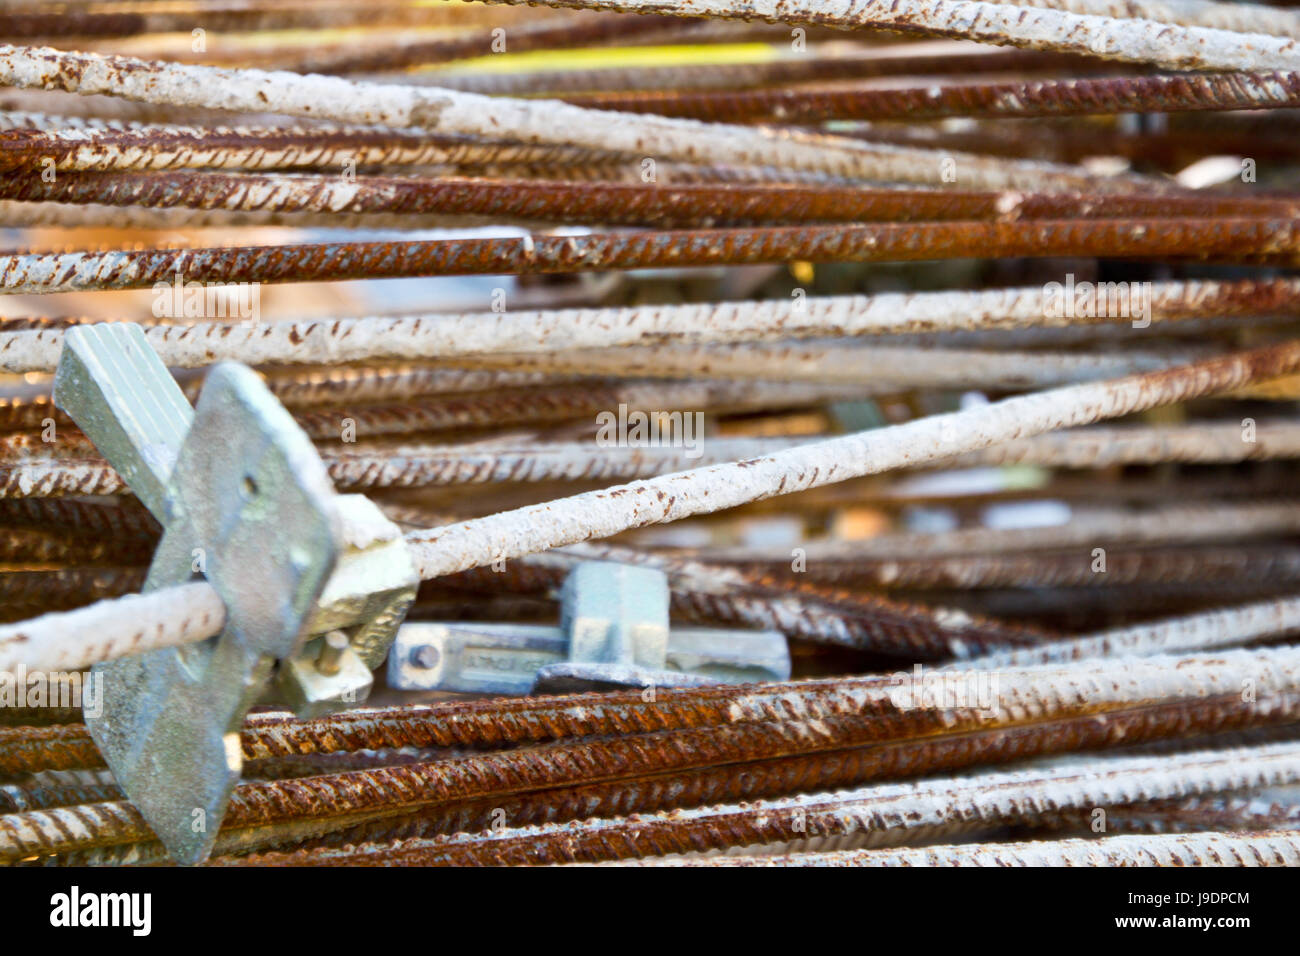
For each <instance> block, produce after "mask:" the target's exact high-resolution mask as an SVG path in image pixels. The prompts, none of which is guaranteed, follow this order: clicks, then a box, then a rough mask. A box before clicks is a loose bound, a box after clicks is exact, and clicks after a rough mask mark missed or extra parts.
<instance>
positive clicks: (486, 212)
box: [0, 171, 1300, 227]
mask: <svg viewBox="0 0 1300 956" xmlns="http://www.w3.org/2000/svg"><path fill="white" fill-rule="evenodd" d="M0 198H3V199H8V200H22V201H41V202H57V203H76V204H85V203H99V204H106V205H114V206H135V205H139V206H146V207H150V208H175V207H182V208H187V209H204V210H238V211H255V212H261V213H298V212H308V213H318V214H331V215H333V214H345V213H350V214H367V215H369V214H379V213H394V214H397V213H400V214H402V215H429V214H438V215H446V216H487V217H492V218H494V219H496V218H504V219H506V220H509V221H536V222H563V223H571V224H580V223H587V224H593V225H598V224H602V223H609V224H620V225H641V226H657V227H681V226H694V227H701V226H712V225H738V224H747V223H784V224H792V223H799V222H873V221H925V220H948V219H986V218H987V219H994V218H997V219H1066V218H1073V217H1078V218H1086V219H1102V218H1118V217H1174V216H1186V217H1202V218H1205V217H1220V216H1221V217H1225V218H1230V217H1234V216H1279V217H1282V216H1294V215H1295V214H1296V212H1297V210H1298V209H1300V201H1291V200H1288V199H1285V198H1280V199H1249V198H1244V199H1243V198H1239V197H1231V196H1220V197H1215V196H1195V195H1188V196H1183V195H1172V196H1167V197H1155V196H1137V195H1135V196H1130V195H1125V194H1115V195H1102V196H1097V195H1095V194H1074V193H1015V194H1011V193H1008V192H972V191H953V190H942V191H941V190H921V189H876V190H872V189H863V188H859V187H851V186H829V185H828V186H812V185H808V186H780V185H766V184H760V183H754V184H746V183H729V184H721V185H716V186H714V185H697V186H691V185H683V186H674V187H673V188H672V189H671V190H666V189H663V188H660V187H659V186H658V185H657V184H646V183H599V182H595V183H573V182H546V181H544V180H504V181H503V180H479V179H446V178H439V179H427V178H414V177H410V178H397V177H370V176H363V177H359V178H354V179H352V180H345V179H343V178H341V177H340V176H338V175H337V174H336V173H331V174H326V175H301V174H300V175H288V174H252V173H244V174H238V173H219V172H196V171H184V172H159V173H133V172H122V173H88V172H76V171H69V172H66V173H64V174H63V175H60V176H58V177H57V178H55V179H54V180H53V181H47V180H46V179H44V178H42V177H41V176H40V175H39V174H37V173H33V174H32V175H30V176H26V177H23V176H19V175H16V174H11V175H8V176H6V177H4V179H2V180H0Z"/></svg>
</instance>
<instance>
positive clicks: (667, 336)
mask: <svg viewBox="0 0 1300 956" xmlns="http://www.w3.org/2000/svg"><path fill="white" fill-rule="evenodd" d="M1118 291H1119V290H1118V287H1117V288H1116V289H1115V290H1108V291H1107V292H1106V295H1107V296H1110V295H1111V294H1112V292H1115V293H1116V294H1118ZM1139 291H1141V290H1139ZM1149 291H1150V294H1151V300H1150V306H1151V308H1150V318H1151V321H1152V322H1153V323H1157V322H1166V321H1175V320H1180V319H1186V318H1193V317H1197V316H1206V315H1218V316H1225V317H1240V318H1246V317H1258V316H1270V315H1277V316H1287V317H1290V316H1294V315H1300V281H1297V280H1294V279H1273V280H1263V281H1255V280H1241V281H1233V282H1213V281H1211V282H1204V281H1190V282H1153V283H1151V285H1150V287H1149ZM1045 296H1046V292H1045V291H1044V289H1043V288H1042V287H1031V288H1024V287H1021V288H1012V289H996V290H979V291H970V292H967V291H958V292H915V293H902V294H894V293H885V294H880V295H872V296H808V297H806V298H804V299H803V301H802V302H795V301H793V300H790V301H780V300H764V301H760V302H709V303H702V304H688V305H647V306H629V307H622V308H586V309H559V310H544V311H521V312H503V313H495V312H482V313H469V314H448V315H439V314H436V313H435V314H428V315H414V316H399V317H372V318H356V319H348V318H325V319H304V320H300V321H284V322H269V321H264V322H260V323H257V324H256V325H255V326H249V325H248V324H241V323H237V322H219V321H212V322H202V323H199V324H197V325H189V326H178V325H157V326H153V325H151V326H149V327H147V328H146V330H145V335H146V337H147V338H148V340H149V343H150V345H151V346H152V347H153V348H154V349H155V350H156V351H157V352H158V354H159V356H160V357H161V358H162V360H163V361H164V363H166V364H167V365H168V366H170V367H172V368H196V367H201V366H206V365H208V364H210V363H213V362H217V361H222V360H234V361H242V362H245V363H247V364H250V365H266V364H276V363H281V364H283V363H302V364H311V363H315V364H321V365H335V364H340V363H344V362H357V361H374V360H377V359H389V360H397V361H407V362H409V361H416V360H420V359H426V360H436V359H449V358H453V357H457V356H470V355H479V354H487V353H516V354H518V353H525V352H528V353H532V352H545V353H552V352H561V353H562V352H566V351H569V350H571V349H578V348H609V347H614V346H629V345H653V344H657V343H662V342H671V341H675V340H676V341H687V342H739V341H747V340H750V341H752V340H762V339H772V338H785V337H790V338H806V337H811V336H815V335H826V336H832V335H842V336H860V335H862V336H866V335H887V334H899V333H921V332H925V333H932V332H955V331H961V330H968V329H1008V328H1023V327H1038V326H1044V327H1058V326H1066V325H1071V324H1078V323H1091V322H1117V321H1127V322H1130V323H1131V322H1132V321H1133V317H1132V315H1131V314H1130V316H1128V317H1127V318H1126V317H1124V316H1122V315H1119V316H1109V317H1106V316H1099V317H1089V316H1087V315H1083V316H1069V315H1067V314H1065V310H1064V309H1049V308H1047V307H1046V305H1047V304H1048V301H1047V299H1046V298H1045ZM1120 304H1122V299H1121V300H1120ZM1075 311H1079V310H1075ZM1085 311H1107V312H1109V311H1112V310H1110V309H1106V310H1097V309H1093V310H1085ZM1114 311H1118V312H1122V311H1123V310H1122V309H1117V310H1114ZM1131 311H1132V310H1131V309H1130V313H1131ZM11 322H12V323H14V324H16V325H17V327H16V328H13V327H11V325H10V323H11ZM18 323H22V324H18ZM62 349H63V329H62V327H61V323H58V322H54V323H45V322H35V320H6V321H5V322H0V371H6V372H38V371H42V372H51V371H53V370H54V369H55V367H56V366H57V365H58V361H59V355H60V353H61V352H62ZM438 374H442V375H446V376H452V375H454V374H457V372H456V371H455V370H452V369H447V370H444V371H443V372H442V373H438ZM459 374H469V373H466V372H464V371H462V372H460V373H459ZM474 374H479V375H482V374H485V373H484V372H482V371H479V372H477V373H474ZM497 374H498V375H504V374H505V373H504V372H498V373H497ZM514 374H519V373H518V372H517V371H515V372H514ZM499 384H508V383H507V382H505V381H502V382H500V383H499ZM274 387H275V385H274V380H273V384H272V388H274ZM467 388H469V386H467Z"/></svg>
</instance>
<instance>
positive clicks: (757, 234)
mask: <svg viewBox="0 0 1300 956" xmlns="http://www.w3.org/2000/svg"><path fill="white" fill-rule="evenodd" d="M1298 235H1300V233H1298V232H1297V226H1296V224H1295V222H1294V221H1293V220H1289V219H1270V218H1234V219H1134V220H1128V219H1123V220H1107V219H1097V220H1075V221H1070V220H1066V221H1060V220H1034V221H1030V222H1008V223H1003V222H965V221H962V222H940V223H914V224H892V223H888V224H875V225H843V226H802V227H800V226H791V227H771V228H756V229H736V230H725V229H717V230H666V231H663V232H629V233H626V234H621V233H615V234H596V235H589V236H532V237H528V238H524V239H450V240H430V241H411V242H356V243H312V244H302V245H289V246H245V247H235V248H228V249H227V248H206V249H183V250H171V249H146V250H115V251H111V252H75V253H52V254H31V255H8V256H0V290H2V291H5V292H8V293H17V292H24V293H39V292H70V291H76V290H91V289H141V288H152V287H153V285H154V283H156V282H159V281H167V280H169V279H170V278H171V277H172V276H174V275H175V274H177V273H178V272H179V273H180V274H182V275H183V276H184V277H185V280H186V281H191V282H205V281H223V282H313V281H315V282H319V281H338V280H344V279H381V278H397V277H403V276H423V275H504V274H510V273H514V274H537V273H566V272H584V271H588V270H600V269H643V268H664V267H681V266H714V265H743V264H760V263H781V262H789V261H792V260H807V261H812V262H905V261H913V260H923V259H950V258H1004V257H1011V256H1032V257H1052V256H1110V257H1119V258H1174V259H1186V260H1190V261H1214V262H1267V263H1272V264H1276V265H1290V264H1295V263H1297V262H1300V242H1298V241H1297V238H1298Z"/></svg>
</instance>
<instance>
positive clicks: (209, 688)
mask: <svg viewBox="0 0 1300 956" xmlns="http://www.w3.org/2000/svg"><path fill="white" fill-rule="evenodd" d="M54 401H55V404H56V405H58V407H59V408H61V409H63V410H64V411H65V412H67V413H68V415H70V416H71V417H72V419H73V421H75V422H76V423H77V424H78V425H79V426H80V427H81V429H82V431H84V432H85V433H86V435H87V436H88V437H89V438H90V440H91V441H92V442H93V443H94V444H95V446H96V447H97V448H98V449H99V451H100V452H101V453H102V454H103V455H104V457H105V458H106V459H108V461H109V463H110V464H111V465H113V467H114V468H115V469H117V471H118V472H119V473H120V474H121V475H122V476H123V478H124V479H125V480H126V482H127V484H128V485H129V486H130V487H131V489H132V491H134V492H135V493H136V495H137V497H138V498H139V499H140V501H141V502H142V503H143V504H144V505H145V506H146V507H147V508H148V509H149V510H150V511H151V512H152V513H153V515H154V516H155V517H156V518H157V519H158V520H159V521H160V522H161V523H162V525H163V529H164V530H163V537H162V540H161V542H160V543H159V545H158V549H157V552H156V553H155V555H154V560H153V563H152V565H151V566H150V568H149V574H148V577H147V580H146V583H145V589H146V590H152V589H156V588H160V587H167V586H170V585H174V584H180V583H184V582H185V581H188V580H190V579H191V578H192V577H193V576H195V575H196V574H202V575H203V576H205V577H206V578H207V579H208V581H209V582H210V583H211V584H212V586H213V587H214V588H215V589H216V591H217V593H218V594H219V595H220V596H221V598H222V600H223V601H224V602H225V605H226V626H225V630H224V631H223V632H222V633H221V634H220V635H218V636H217V637H214V638H210V639H208V640H206V641H203V642H201V643H198V644H190V645H186V646H183V647H177V648H165V649H162V650H156V651H151V652H148V653H145V654H140V655H135V656H131V657H126V658H122V659H119V660H114V661H108V662H105V663H101V664H98V665H96V670H97V671H98V672H99V673H100V674H102V676H103V680H104V699H103V701H102V706H101V709H100V713H99V714H98V715H91V714H89V713H88V714H87V715H86V724H87V726H88V728H89V730H90V733H91V736H92V737H93V738H94V740H95V743H96V744H97V745H98V746H99V749H100V751H101V752H102V753H103V755H104V758H105V760H106V761H107V762H108V765H109V767H110V768H111V770H112V771H113V775H114V777H115V779H116V780H117V782H118V784H119V785H120V786H121V787H122V790H123V791H124V792H125V793H126V795H127V797H128V798H130V800H131V802H132V803H134V804H135V806H136V807H137V808H138V809H139V810H140V812H141V813H142V814H143V815H144V817H145V819H146V820H147V821H148V823H149V825H150V827H151V828H152V829H153V831H154V832H155V833H156V834H157V835H158V837H159V839H160V840H162V842H163V843H164V845H165V846H166V847H167V849H168V850H169V851H170V853H171V854H172V856H173V858H175V859H176V860H177V861H179V862H183V863H195V862H199V861H201V860H203V859H205V858H206V857H207V855H208V854H209V853H210V852H211V849H212V845H213V842H214V840H215V839H216V834H217V830H218V827H219V824H220V821H221V818H222V817H223V816H224V814H225V809H226V805H227V803H228V802H229V799H230V794H231V792H232V790H233V789H234V787H235V784H236V783H237V782H238V780H239V776H240V771H241V768H242V759H241V754H240V748H239V740H238V733H239V730H240V728H241V727H242V725H243V721H244V716H245V715H246V714H247V712H248V709H249V708H250V707H251V706H252V705H253V703H255V702H256V701H257V700H258V698H259V696H260V695H262V693H263V692H264V690H265V689H266V686H267V684H268V681H269V680H270V678H271V677H272V675H273V673H274V677H275V688H276V689H277V691H278V693H279V695H280V696H281V698H282V699H283V700H284V701H286V702H287V703H289V704H290V705H291V706H292V707H293V708H294V709H295V710H296V711H297V712H298V713H299V714H300V715H304V716H306V715H315V714H319V713H322V712H325V711H328V710H330V709H332V708H334V707H336V706H338V705H339V704H346V703H351V702H354V701H357V700H362V699H364V698H365V696H366V695H367V694H368V693H369V691H370V686H371V681H372V677H371V671H372V670H373V669H374V668H376V667H378V666H379V665H380V664H381V663H382V661H383V658H384V655H385V653H386V652H387V650H388V646H389V645H390V644H391V642H392V640H393V637H394V635H395V634H396V632H397V627H398V625H399V624H400V623H401V620H402V618H403V617H404V616H405V614H406V610H407V608H408V607H409V606H410V604H411V602H412V601H413V600H414V597H415V590H416V587H417V585H418V584H419V578H418V576H417V575H416V572H415V569H414V567H413V565H412V563H411V560H410V557H409V555H408V553H407V550H406V545H405V542H404V541H403V538H402V535H401V532H400V530H399V529H398V528H397V527H396V526H395V525H394V524H393V523H392V522H390V521H389V520H388V519H387V518H385V517H384V515H383V514H382V512H380V510H379V509H378V507H376V506H375V505H374V504H373V503H372V502H371V501H369V500H368V499H366V498H365V497H363V496H361V495H338V494H336V493H335V492H334V489H333V485H332V484H331V482H330V480H329V476H328V475H327V474H326V471H325V467H324V465H323V463H322V462H321V460H320V457H319V456H318V455H317V453H316V449H315V447H314V446H313V445H312V443H311V441H310V440H309V439H308V438H307V436H306V435H305V434H304V433H303V432H302V430H301V429H300V428H299V427H298V426H297V424H296V423H295V422H294V421H293V419H292V417H291V416H290V415H289V413H288V412H287V411H286V410H285V409H284V408H283V407H282V406H281V405H280V403H279V402H278V401H277V400H276V399H275V397H274V396H273V395H272V394H271V393H270V392H269V391H268V390H267V388H266V386H265V385H264V384H263V383H262V381H261V380H260V379H259V378H258V376H257V375H256V374H255V373H254V372H253V371H252V370H251V369H249V368H247V367H245V366H242V365H238V364H234V363H223V364H221V365H218V366H216V367H215V368H213V369H212V370H211V371H210V372H209V374H208V376H207V380H206V382H205V384H204V386H203V390H202V392H201V393H200V395H199V400H198V404H197V407H196V408H191V407H190V405H189V403H188V402H187V401H186V400H185V396H184V395H183V394H182V392H181V390H180V388H179V387H178V386H177V384H176V382H175V380H174V379H173V378H172V377H171V375H170V373H169V372H168V371H167V369H166V367H165V366H164V365H163V363H162V361H161V360H160V359H159V358H158V356H157V354H156V353H155V352H154V351H153V349H152V348H151V347H150V346H149V344H148V342H147V340H146V339H145V336H144V331H143V330H142V329H141V328H140V327H139V326H137V325H131V324H127V323H111V324H104V325H91V326H80V327H76V328H72V329H70V330H68V332H67V333H66V336H65V339H64V348H63V354H62V356H61V358H60V361H59V366H58V370H57V373H56V376H55V384H54Z"/></svg>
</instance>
